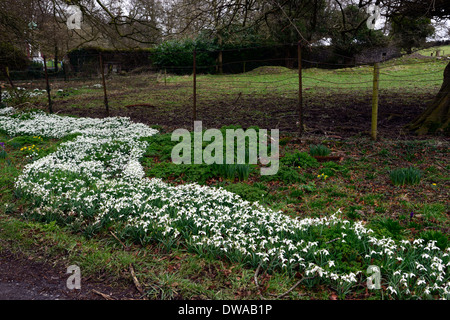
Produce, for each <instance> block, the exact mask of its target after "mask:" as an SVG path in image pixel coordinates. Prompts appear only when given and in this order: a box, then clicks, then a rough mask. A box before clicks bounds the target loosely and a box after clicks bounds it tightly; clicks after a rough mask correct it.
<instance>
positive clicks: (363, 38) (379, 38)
mask: <svg viewBox="0 0 450 320" xmlns="http://www.w3.org/2000/svg"><path fill="white" fill-rule="evenodd" d="M342 15H344V16H345V20H343V18H342ZM333 17H334V19H335V20H336V22H337V23H338V24H341V23H342V21H345V24H346V25H345V26H342V28H345V29H349V28H354V31H353V32H345V33H341V29H340V28H332V30H331V33H330V36H331V45H332V47H333V50H334V51H335V52H336V53H338V54H341V55H345V56H349V57H352V56H354V55H355V54H358V53H360V52H362V51H363V50H364V49H368V48H375V47H383V46H386V45H387V44H388V39H387V37H386V36H385V35H384V34H383V32H382V31H381V30H370V29H369V28H368V27H367V25H366V24H365V23H364V24H363V25H361V21H365V19H367V14H366V13H365V12H364V11H362V10H360V9H359V8H358V7H357V6H354V5H349V6H346V7H345V8H344V10H343V11H341V10H336V11H334V12H333Z"/></svg>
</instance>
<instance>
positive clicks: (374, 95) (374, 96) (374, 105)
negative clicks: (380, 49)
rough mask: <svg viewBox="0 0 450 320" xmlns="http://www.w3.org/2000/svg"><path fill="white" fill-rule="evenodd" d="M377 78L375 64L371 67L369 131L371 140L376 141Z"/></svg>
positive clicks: (378, 73)
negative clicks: (370, 122)
mask: <svg viewBox="0 0 450 320" xmlns="http://www.w3.org/2000/svg"><path fill="white" fill-rule="evenodd" d="M379 78H380V65H379V64H378V63H375V64H374V66H373V93H372V128H371V131H370V133H371V134H370V135H371V137H372V140H377V126H378V89H379Z"/></svg>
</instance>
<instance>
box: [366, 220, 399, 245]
mask: <svg viewBox="0 0 450 320" xmlns="http://www.w3.org/2000/svg"><path fill="white" fill-rule="evenodd" d="M371 225H372V226H373V229H374V230H376V231H378V234H380V235H385V236H388V237H391V238H393V239H397V240H398V239H402V238H403V235H402V232H403V229H404V228H403V227H402V226H401V225H400V222H398V221H397V220H394V219H391V218H379V219H376V220H374V221H372V223H371Z"/></svg>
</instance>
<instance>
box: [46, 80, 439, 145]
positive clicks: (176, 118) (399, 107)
mask: <svg viewBox="0 0 450 320" xmlns="http://www.w3.org/2000/svg"><path fill="white" fill-rule="evenodd" d="M157 89H158V88H155V90H157ZM433 97H434V92H430V93H426V94H411V93H405V94H402V93H399V92H385V93H382V94H380V97H379V111H378V130H379V133H378V137H379V138H382V139H417V138H418V137H416V136H415V135H414V134H413V133H411V132H408V131H405V130H403V126H405V125H406V124H408V123H409V122H411V121H412V120H414V119H415V118H416V117H417V116H419V115H420V114H421V113H422V112H423V111H424V110H425V109H426V106H427V103H429V102H430V101H432V99H433ZM183 100H188V101H186V102H185V103H184V105H183V106H182V107H179V106H174V107H167V106H163V105H162V104H161V105H159V104H158V103H152V104H150V105H147V106H139V105H137V106H133V107H128V108H126V107H117V106H116V107H113V108H111V110H110V115H111V116H126V117H130V118H131V119H132V120H133V121H136V122H142V123H146V124H148V125H159V126H161V127H163V128H164V129H166V130H167V131H172V130H174V129H177V128H187V129H192V127H193V116H192V104H191V102H190V101H189V100H190V99H189V97H186V98H185V99H183ZM74 105H77V104H76V102H75V101H74V104H72V105H71V106H69V104H68V103H67V100H66V101H55V103H54V110H55V112H58V113H60V114H71V115H77V116H84V117H105V116H106V114H105V107H104V106H103V105H102V104H99V105H98V106H95V107H90V108H87V107H85V106H83V104H79V106H76V107H75V106H74ZM297 105H298V104H297V100H296V99H293V98H284V97H280V96H274V95H267V96H262V95H256V96H250V95H248V96H237V97H231V98H230V97H228V98H226V97H217V98H214V99H212V98H206V97H202V96H199V98H198V104H197V120H201V121H202V124H203V128H220V127H222V126H225V125H241V126H242V127H243V128H248V127H250V126H259V127H260V128H265V129H279V130H280V131H281V132H285V133H295V132H297V131H298V130H299V125H298V121H299V116H298V111H297ZM303 110H304V111H303V112H304V115H303V117H304V128H305V134H318V135H325V136H338V137H342V138H350V137H355V136H366V135H369V131H370V127H371V114H372V110H371V96H370V94H349V93H338V92H334V93H330V92H329V91H324V92H323V94H320V93H319V94H318V93H315V94H314V95H313V96H309V95H308V94H305V98H304V107H303ZM422 138H427V137H421V139H422ZM428 138H429V137H428Z"/></svg>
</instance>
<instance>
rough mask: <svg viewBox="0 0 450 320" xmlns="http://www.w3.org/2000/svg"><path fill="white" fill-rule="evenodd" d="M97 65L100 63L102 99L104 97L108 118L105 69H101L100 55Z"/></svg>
mask: <svg viewBox="0 0 450 320" xmlns="http://www.w3.org/2000/svg"><path fill="white" fill-rule="evenodd" d="M99 63H100V70H101V72H102V82H103V97H104V103H105V108H106V115H107V116H108V117H109V104H108V95H107V94H106V81H105V68H104V67H103V59H102V54H101V53H99Z"/></svg>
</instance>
